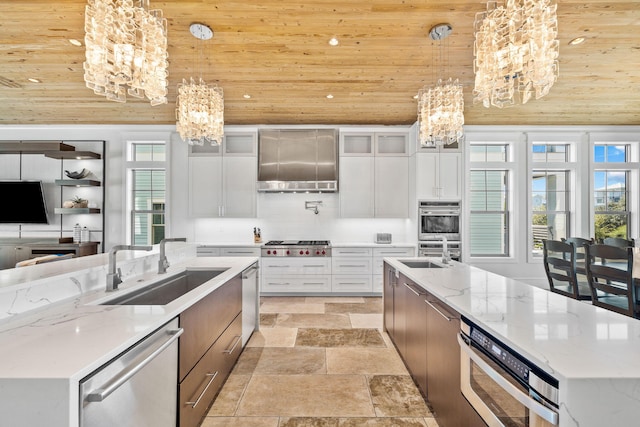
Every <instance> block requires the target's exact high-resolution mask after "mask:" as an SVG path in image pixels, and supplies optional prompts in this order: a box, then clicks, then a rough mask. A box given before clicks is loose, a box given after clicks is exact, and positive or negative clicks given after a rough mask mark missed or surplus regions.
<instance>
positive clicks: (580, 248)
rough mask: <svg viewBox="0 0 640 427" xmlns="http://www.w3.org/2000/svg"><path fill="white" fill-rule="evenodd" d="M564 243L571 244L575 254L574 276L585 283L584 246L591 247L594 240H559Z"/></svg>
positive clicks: (573, 238) (579, 238) (571, 238)
mask: <svg viewBox="0 0 640 427" xmlns="http://www.w3.org/2000/svg"><path fill="white" fill-rule="evenodd" d="M560 240H562V241H563V242H565V243H573V244H574V249H575V252H576V274H578V276H582V277H578V279H579V280H581V281H583V282H585V283H588V282H587V266H586V262H585V258H586V248H585V246H588V245H593V244H594V243H595V241H594V239H584V238H582V237H567V238H566V239H565V238H562V239H560Z"/></svg>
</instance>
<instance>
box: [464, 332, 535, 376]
mask: <svg viewBox="0 0 640 427" xmlns="http://www.w3.org/2000/svg"><path fill="white" fill-rule="evenodd" d="M471 340H472V341H473V342H474V343H476V344H477V345H478V346H480V347H481V348H483V349H484V350H485V353H487V354H490V355H491V356H493V357H494V358H495V360H497V361H499V362H500V363H501V364H502V365H503V366H504V367H505V368H507V369H508V370H509V371H510V372H511V374H512V375H515V376H516V377H517V378H520V380H522V381H523V382H524V383H525V384H527V383H528V382H529V368H528V367H527V365H526V364H525V363H524V362H522V361H521V360H520V359H518V358H517V357H516V356H515V355H513V354H511V352H509V351H508V350H507V349H505V348H504V347H503V346H502V345H501V344H499V343H497V342H496V341H494V340H492V339H491V338H489V337H488V336H486V335H485V334H484V333H482V331H479V330H478V329H477V328H474V327H472V328H471Z"/></svg>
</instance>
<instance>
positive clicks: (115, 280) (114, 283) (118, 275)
mask: <svg viewBox="0 0 640 427" xmlns="http://www.w3.org/2000/svg"><path fill="white" fill-rule="evenodd" d="M151 249H153V248H152V247H151V246H131V245H116V246H114V247H112V248H111V250H110V251H109V272H108V273H107V292H112V291H115V290H117V289H118V285H119V284H120V283H122V272H121V271H120V269H119V268H118V269H117V272H116V253H117V252H118V251H125V250H126V251H150V250H151Z"/></svg>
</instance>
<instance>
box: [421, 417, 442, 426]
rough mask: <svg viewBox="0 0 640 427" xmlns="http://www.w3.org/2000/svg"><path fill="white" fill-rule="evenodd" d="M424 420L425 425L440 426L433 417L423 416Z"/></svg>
mask: <svg viewBox="0 0 640 427" xmlns="http://www.w3.org/2000/svg"><path fill="white" fill-rule="evenodd" d="M424 421H425V422H426V423H427V427H440V426H439V425H438V421H437V420H436V419H435V418H425V419H424Z"/></svg>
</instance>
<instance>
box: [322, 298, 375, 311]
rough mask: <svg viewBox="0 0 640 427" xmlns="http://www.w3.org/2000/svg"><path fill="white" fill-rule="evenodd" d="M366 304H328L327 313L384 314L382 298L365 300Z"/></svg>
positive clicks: (326, 306)
mask: <svg viewBox="0 0 640 427" xmlns="http://www.w3.org/2000/svg"><path fill="white" fill-rule="evenodd" d="M363 300H364V303H361V304H353V303H329V302H328V303H326V304H325V311H326V312H327V313H378V314H380V313H382V298H380V297H373V298H363Z"/></svg>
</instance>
